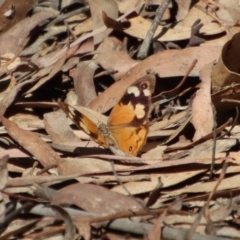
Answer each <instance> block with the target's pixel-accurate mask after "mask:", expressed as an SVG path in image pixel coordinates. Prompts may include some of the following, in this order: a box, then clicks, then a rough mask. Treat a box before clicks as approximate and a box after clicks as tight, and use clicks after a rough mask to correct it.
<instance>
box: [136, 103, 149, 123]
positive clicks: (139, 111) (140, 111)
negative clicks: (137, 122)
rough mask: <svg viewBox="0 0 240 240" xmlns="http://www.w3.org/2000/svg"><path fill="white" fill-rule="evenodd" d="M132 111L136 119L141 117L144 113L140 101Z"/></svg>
mask: <svg viewBox="0 0 240 240" xmlns="http://www.w3.org/2000/svg"><path fill="white" fill-rule="evenodd" d="M134 113H135V115H136V117H137V118H138V119H140V118H143V117H144V116H145V115H146V112H145V107H144V105H142V104H141V103H138V104H136V106H135V110H134Z"/></svg>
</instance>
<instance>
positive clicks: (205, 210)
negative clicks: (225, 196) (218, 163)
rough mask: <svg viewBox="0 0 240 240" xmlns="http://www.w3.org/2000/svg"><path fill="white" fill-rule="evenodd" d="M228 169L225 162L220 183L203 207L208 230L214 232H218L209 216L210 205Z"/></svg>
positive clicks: (218, 182)
mask: <svg viewBox="0 0 240 240" xmlns="http://www.w3.org/2000/svg"><path fill="white" fill-rule="evenodd" d="M227 167H228V164H227V162H224V164H223V167H222V172H221V174H220V176H219V178H218V181H217V183H216V185H215V187H214V189H213V190H212V192H211V193H210V194H209V196H208V199H207V202H206V204H205V205H204V207H203V209H204V217H205V219H206V222H207V225H206V229H210V228H211V231H214V232H216V230H215V227H214V225H213V222H212V220H211V218H210V216H209V204H210V201H211V199H212V197H213V195H214V194H215V192H216V191H217V188H218V186H219V185H220V183H221V182H222V180H223V179H224V177H225V174H226V171H227Z"/></svg>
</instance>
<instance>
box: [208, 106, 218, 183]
mask: <svg viewBox="0 0 240 240" xmlns="http://www.w3.org/2000/svg"><path fill="white" fill-rule="evenodd" d="M211 106H212V112H213V148H212V163H211V166H210V176H209V181H211V180H212V179H213V170H214V163H215V154H216V145H217V120H216V113H217V112H216V108H215V106H214V105H213V103H212V102H211Z"/></svg>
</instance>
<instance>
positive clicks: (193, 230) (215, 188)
mask: <svg viewBox="0 0 240 240" xmlns="http://www.w3.org/2000/svg"><path fill="white" fill-rule="evenodd" d="M226 170H227V162H224V164H223V168H222V172H221V174H220V176H219V178H218V180H217V183H216V185H215V187H214V188H213V190H212V192H211V193H210V194H209V196H208V199H207V201H206V204H205V205H204V206H203V207H202V209H201V211H200V213H199V214H198V215H197V217H196V219H195V221H194V223H193V225H192V227H191V228H190V229H189V230H188V231H187V233H186V240H190V239H192V236H193V234H194V232H195V230H196V228H197V226H198V224H199V222H200V220H201V218H202V215H203V214H204V213H205V214H204V216H205V217H206V216H208V214H207V209H208V207H209V203H210V200H211V199H212V197H213V195H214V193H215V192H216V190H217V188H218V186H219V185H220V183H221V182H222V180H223V179H224V177H225V173H226ZM208 220H209V219H208Z"/></svg>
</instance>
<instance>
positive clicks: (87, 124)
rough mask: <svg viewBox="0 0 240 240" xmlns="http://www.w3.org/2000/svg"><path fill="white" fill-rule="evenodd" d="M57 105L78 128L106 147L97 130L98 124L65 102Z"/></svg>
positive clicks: (102, 137)
mask: <svg viewBox="0 0 240 240" xmlns="http://www.w3.org/2000/svg"><path fill="white" fill-rule="evenodd" d="M58 105H59V107H60V108H61V109H62V110H63V111H64V112H65V113H66V115H67V116H68V117H69V118H70V119H71V120H72V121H73V122H74V123H75V124H76V125H77V126H78V128H80V129H82V130H83V131H84V132H85V133H86V134H87V135H89V136H90V137H91V138H92V139H93V140H94V141H95V142H97V143H99V144H100V145H102V146H103V147H108V146H107V145H106V144H105V139H104V136H103V135H102V134H101V133H100V132H99V131H98V126H97V125H96V124H95V123H94V122H93V121H92V120H90V119H89V118H88V117H86V116H85V115H84V114H82V113H81V112H79V110H77V109H75V108H74V107H73V106H71V105H68V104H67V103H63V102H59V103H58Z"/></svg>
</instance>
